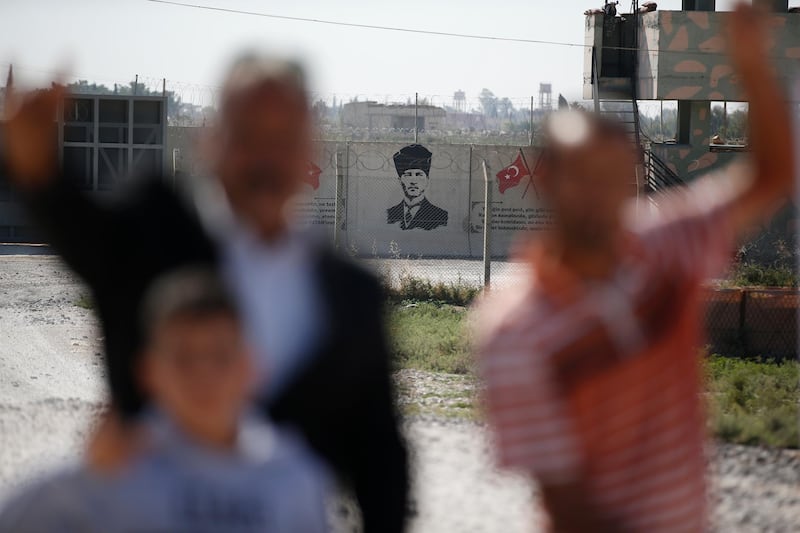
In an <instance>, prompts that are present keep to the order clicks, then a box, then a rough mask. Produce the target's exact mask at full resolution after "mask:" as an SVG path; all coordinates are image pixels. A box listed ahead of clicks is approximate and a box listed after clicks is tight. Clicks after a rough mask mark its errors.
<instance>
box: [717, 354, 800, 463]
mask: <svg viewBox="0 0 800 533" xmlns="http://www.w3.org/2000/svg"><path fill="white" fill-rule="evenodd" d="M706 376H707V383H708V385H707V387H708V391H709V399H710V405H709V408H710V415H711V417H710V421H709V423H710V425H711V429H712V431H713V433H714V434H715V435H717V436H718V437H719V438H720V439H722V440H724V441H727V442H735V443H738V444H751V445H756V444H762V445H767V446H780V447H791V448H797V447H798V446H799V445H800V436H799V435H798V408H800V403H799V402H800V365H798V363H797V362H796V361H785V362H782V363H771V362H761V361H749V360H742V359H731V358H726V357H720V356H711V357H709V358H708V359H707V360H706Z"/></svg>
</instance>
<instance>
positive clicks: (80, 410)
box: [0, 255, 800, 532]
mask: <svg viewBox="0 0 800 533" xmlns="http://www.w3.org/2000/svg"><path fill="white" fill-rule="evenodd" d="M83 295H84V291H83V288H82V287H81V285H80V284H79V282H78V281H77V280H76V279H75V278H74V277H73V276H72V275H70V274H68V273H65V272H64V271H63V269H62V267H61V264H60V263H59V261H58V260H57V259H55V258H53V257H50V256H46V255H41V256H12V255H7V256H0V501H2V500H3V499H4V498H5V497H6V496H7V495H8V494H9V493H10V492H12V491H14V490H16V489H18V488H19V486H20V485H21V484H22V483H24V481H25V480H26V479H29V478H30V477H32V476H36V475H41V474H42V473H43V472H46V471H47V470H48V469H50V468H53V467H54V466H56V465H59V464H64V463H66V462H69V461H75V460H76V459H77V458H78V457H79V454H80V449H81V445H82V442H83V440H84V439H85V436H86V434H87V430H88V427H89V425H90V423H91V421H92V420H93V419H94V417H96V416H97V414H98V413H99V412H101V411H102V409H103V406H104V402H105V398H106V390H105V387H104V379H103V377H104V376H103V366H102V359H101V353H100V349H101V348H100V346H101V344H100V343H101V339H100V338H99V337H98V331H97V328H96V322H95V320H94V318H93V316H92V313H91V311H89V310H87V309H84V308H83V307H81V306H80V305H78V304H79V303H80V302H81V299H82V297H83ZM397 381H398V390H399V391H400V403H401V405H402V407H403V411H404V412H405V413H406V419H405V422H404V426H405V432H406V436H407V439H408V442H409V447H410V450H411V456H412V464H413V479H414V485H413V502H414V504H413V518H412V523H411V530H412V531H414V532H467V531H470V532H473V531H474V532H483V531H485V532H497V531H503V532H523V531H537V529H538V527H537V524H538V520H539V519H540V516H539V515H537V513H536V512H535V511H534V504H533V501H534V496H535V487H534V486H533V485H532V484H531V483H529V482H528V481H527V480H525V479H524V478H523V477H521V476H518V475H514V474H509V473H503V472H498V471H497V470H496V469H495V468H494V467H493V466H492V459H491V453H490V450H491V446H490V442H489V436H488V434H487V432H486V430H485V427H484V426H483V425H482V424H481V423H480V422H479V421H476V420H475V418H476V417H475V416H474V405H473V402H474V393H475V384H474V383H473V382H472V381H470V380H469V379H466V378H464V377H463V376H447V375H441V374H431V373H424V372H415V371H401V372H400V373H399V374H398V376H397ZM712 457H713V459H712V461H711V462H710V465H709V478H710V480H711V482H712V485H713V487H714V489H713V493H712V494H711V495H710V496H709V497H710V498H711V500H712V502H713V508H714V521H715V526H714V531H720V532H729V531H742V532H750V531H752V532H756V531H758V532H764V531H770V532H789V531H799V530H800V453H798V452H796V451H786V450H784V451H781V450H764V449H759V448H748V447H743V446H732V445H719V446H716V449H715V451H714V452H713V453H712ZM331 515H332V520H333V522H334V523H335V525H336V530H337V531H344V530H351V529H352V526H351V525H350V524H351V522H352V520H351V516H352V513H351V511H350V509H349V506H347V505H344V504H341V503H336V502H333V503H332V505H331Z"/></svg>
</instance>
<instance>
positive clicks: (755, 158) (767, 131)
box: [728, 5, 795, 233]
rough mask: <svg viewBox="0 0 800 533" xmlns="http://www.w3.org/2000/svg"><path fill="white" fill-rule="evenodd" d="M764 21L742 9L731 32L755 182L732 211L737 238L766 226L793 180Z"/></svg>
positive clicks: (781, 94)
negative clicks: (755, 226)
mask: <svg viewBox="0 0 800 533" xmlns="http://www.w3.org/2000/svg"><path fill="white" fill-rule="evenodd" d="M764 19H765V15H764V14H763V13H760V12H758V11H757V10H756V9H754V8H753V7H752V6H749V5H739V6H737V8H736V10H735V11H734V12H733V13H732V14H731V15H730V24H729V27H728V49H729V52H730V55H731V60H732V63H733V66H734V68H735V70H736V72H737V73H738V74H739V77H740V80H741V85H742V89H743V92H744V96H745V98H746V99H747V101H748V102H749V104H750V109H749V113H748V120H749V134H750V135H749V139H750V149H751V160H752V169H751V171H750V175H751V177H752V181H751V182H749V183H747V185H746V186H745V188H744V190H743V191H742V193H741V194H739V195H738V196H736V198H735V199H734V200H733V203H732V205H731V206H730V207H731V211H730V213H731V221H732V223H733V225H734V227H733V229H734V230H736V231H737V233H741V232H743V231H745V230H746V229H748V228H749V227H751V226H752V225H753V224H754V223H759V222H763V221H765V220H767V219H768V218H769V217H770V216H771V215H772V214H773V213H774V211H775V209H776V208H778V207H780V205H781V204H782V203H783V201H785V200H786V199H787V198H788V196H789V194H790V193H791V190H792V185H793V178H794V170H795V160H794V157H795V156H794V148H795V147H794V142H793V139H794V135H793V132H792V117H791V110H790V109H789V106H788V105H787V103H786V100H787V94H786V92H785V90H784V88H783V87H781V85H780V82H779V81H778V78H777V77H776V75H775V71H774V68H773V66H772V64H771V62H770V60H769V56H768V53H767V43H768V34H767V29H766V21H765V20H764Z"/></svg>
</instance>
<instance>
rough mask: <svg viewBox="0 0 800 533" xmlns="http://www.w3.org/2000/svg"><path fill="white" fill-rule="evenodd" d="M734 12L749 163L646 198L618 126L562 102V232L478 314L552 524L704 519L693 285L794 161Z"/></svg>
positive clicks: (494, 399)
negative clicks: (634, 188)
mask: <svg viewBox="0 0 800 533" xmlns="http://www.w3.org/2000/svg"><path fill="white" fill-rule="evenodd" d="M729 24H730V27H729V30H730V32H731V33H732V34H733V35H735V36H736V38H735V39H731V40H730V42H729V52H730V54H731V59H732V62H733V65H734V67H735V68H736V69H737V72H738V74H739V76H740V79H741V85H742V88H743V89H744V92H745V94H746V96H747V98H748V100H749V102H750V111H749V117H750V141H751V146H750V148H751V154H750V156H749V158H748V159H749V161H747V162H746V163H742V164H736V166H730V167H728V168H727V169H725V170H724V171H721V172H719V173H718V174H719V175H713V176H707V177H705V178H702V179H700V180H697V181H696V182H695V183H693V184H692V185H691V186H689V187H686V188H683V189H681V190H676V191H674V192H671V193H670V194H668V195H666V196H662V197H659V198H657V199H654V201H653V202H649V201H647V200H640V201H639V205H638V209H637V208H636V207H635V206H630V205H629V198H628V197H629V196H630V191H631V183H632V182H633V181H634V180H633V176H634V168H635V165H636V161H637V155H636V154H635V153H634V150H633V149H632V147H631V142H630V140H629V139H627V138H626V133H625V132H624V131H623V130H622V129H621V126H620V125H619V124H614V123H611V122H608V121H606V120H603V119H601V118H599V117H597V116H595V115H592V114H589V113H579V112H576V111H565V112H558V113H555V114H554V115H553V116H552V117H551V119H550V120H549V122H548V124H547V133H548V140H547V146H546V147H545V148H544V150H545V153H544V155H543V162H544V164H543V167H541V168H542V171H541V173H540V175H538V176H537V179H539V180H540V183H539V186H540V192H542V193H543V195H545V196H546V199H547V201H548V202H549V204H550V206H551V207H552V208H553V210H554V217H555V218H554V225H553V228H552V230H551V231H549V232H547V234H545V235H543V236H542V237H541V238H539V239H537V240H536V241H532V242H527V243H524V244H523V245H522V246H521V247H520V251H519V255H520V256H521V258H522V259H524V260H525V261H526V262H527V265H528V273H527V276H526V277H525V279H524V280H523V281H522V282H521V285H518V286H515V287H514V288H513V290H512V291H508V292H506V293H503V292H495V293H493V294H491V295H489V296H487V297H486V299H485V300H484V301H483V302H481V303H480V304H479V306H478V309H477V311H476V317H477V324H478V335H477V338H478V342H477V346H478V357H479V366H480V368H481V372H482V375H483V377H484V379H485V381H486V392H485V402H486V407H487V414H488V420H489V424H490V427H491V428H492V430H493V434H494V438H495V442H496V450H497V454H498V460H499V463H500V465H501V466H504V467H511V468H515V469H521V470H523V471H524V472H526V473H529V474H530V475H531V476H533V477H534V478H535V479H536V480H537V482H538V484H539V487H540V491H541V502H542V504H543V507H544V509H545V511H546V515H547V516H548V518H549V522H550V527H551V529H553V530H555V531H560V532H579V531H580V532H587V531H591V532H602V531H624V532H644V531H647V532H650V533H652V532H679V531H687V532H699V531H704V530H705V527H706V514H705V513H706V509H705V506H706V485H705V479H704V476H705V456H704V445H705V434H704V413H703V407H702V403H701V399H700V394H699V393H700V387H699V386H700V374H699V368H698V367H699V361H698V353H699V347H700V345H701V342H700V340H701V335H700V333H701V332H700V324H701V322H702V308H701V305H700V298H699V291H700V289H701V283H702V282H703V281H704V280H706V279H707V278H709V277H711V276H714V275H716V274H718V273H721V271H722V270H723V269H724V268H725V266H726V264H727V262H728V260H729V259H730V257H731V255H732V251H733V248H734V239H735V238H736V237H737V235H740V234H741V233H742V232H744V231H745V230H746V229H747V228H749V227H751V226H752V225H753V224H754V223H756V222H758V221H760V220H763V219H764V218H765V217H767V216H768V214H769V213H771V212H773V208H775V207H777V206H778V205H780V204H781V203H782V202H784V201H785V200H786V199H787V198H788V195H789V193H790V191H791V186H792V185H791V184H792V177H793V170H794V156H793V145H792V142H793V141H792V139H793V135H792V125H791V120H790V113H789V109H788V107H787V106H786V105H785V103H784V102H785V95H784V94H783V91H782V88H781V87H780V84H779V82H778V81H777V79H776V78H775V76H774V74H773V72H772V71H771V69H770V65H769V61H768V58H767V54H766V46H767V45H766V37H767V34H766V31H765V29H764V25H763V21H761V19H760V18H759V16H757V13H756V12H755V11H753V9H752V8H750V7H739V8H738V9H737V10H736V11H735V12H734V13H732V14H731V15H730V22H729ZM651 204H653V205H655V206H653V205H651Z"/></svg>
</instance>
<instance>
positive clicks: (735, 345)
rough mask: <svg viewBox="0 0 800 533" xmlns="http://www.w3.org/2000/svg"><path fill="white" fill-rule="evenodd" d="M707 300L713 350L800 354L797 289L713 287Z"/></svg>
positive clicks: (799, 297)
mask: <svg viewBox="0 0 800 533" xmlns="http://www.w3.org/2000/svg"><path fill="white" fill-rule="evenodd" d="M706 302H707V311H706V328H707V341H708V344H709V345H710V348H709V349H710V353H718V354H722V355H736V356H762V357H775V358H791V357H796V356H797V311H798V304H800V291H798V290H797V289H750V288H746V289H711V288H709V289H708V290H707V291H706Z"/></svg>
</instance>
